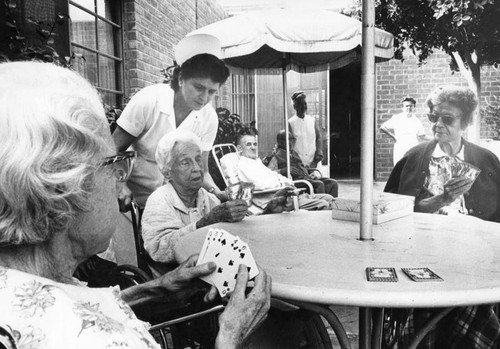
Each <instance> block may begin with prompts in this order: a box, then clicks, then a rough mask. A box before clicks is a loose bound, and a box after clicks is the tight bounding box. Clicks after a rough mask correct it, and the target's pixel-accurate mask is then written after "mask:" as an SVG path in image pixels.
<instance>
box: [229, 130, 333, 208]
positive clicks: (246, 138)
mask: <svg viewBox="0 0 500 349" xmlns="http://www.w3.org/2000/svg"><path fill="white" fill-rule="evenodd" d="M237 148H238V151H239V152H240V157H239V162H238V173H237V174H236V175H237V177H238V179H239V180H240V181H244V182H251V183H253V184H254V185H255V190H266V189H274V188H285V187H292V188H295V187H294V185H293V181H292V180H291V179H289V178H286V177H284V176H282V175H280V174H279V173H277V172H274V171H272V170H271V169H269V168H268V167H266V166H265V165H264V164H263V163H262V161H261V160H260V159H259V157H258V143H257V136H256V133H253V134H252V132H244V134H242V135H240V136H239V137H238V141H237ZM223 159H224V158H223ZM223 159H222V160H223ZM222 160H221V162H222ZM222 165H223V167H224V164H222ZM332 201H333V196H331V195H328V194H300V195H299V208H301V209H305V210H324V209H330V205H331V202H332ZM254 203H255V202H254Z"/></svg>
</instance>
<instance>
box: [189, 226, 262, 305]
mask: <svg viewBox="0 0 500 349" xmlns="http://www.w3.org/2000/svg"><path fill="white" fill-rule="evenodd" d="M208 262H215V264H217V269H216V270H215V272H213V273H212V274H210V275H207V276H204V277H202V278H201V279H202V280H204V281H206V282H208V283H209V284H211V285H213V286H215V287H216V288H217V290H218V291H219V294H220V296H221V297H224V296H226V295H227V294H228V293H229V292H231V291H233V290H234V286H235V284H236V277H237V276H238V268H239V266H240V264H244V265H246V266H247V268H248V279H249V280H250V279H253V278H254V277H255V276H257V275H258V274H259V271H258V269H257V264H255V260H254V259H253V256H252V253H251V252H250V248H249V247H248V245H247V244H246V243H245V242H244V241H243V240H241V239H240V238H239V237H238V236H234V235H232V234H230V233H228V232H227V231H225V230H223V229H217V228H211V229H210V230H209V231H208V233H207V236H206V237H205V242H204V243H203V247H202V248H201V252H200V255H199V257H198V262H197V263H196V265H200V264H203V263H208Z"/></svg>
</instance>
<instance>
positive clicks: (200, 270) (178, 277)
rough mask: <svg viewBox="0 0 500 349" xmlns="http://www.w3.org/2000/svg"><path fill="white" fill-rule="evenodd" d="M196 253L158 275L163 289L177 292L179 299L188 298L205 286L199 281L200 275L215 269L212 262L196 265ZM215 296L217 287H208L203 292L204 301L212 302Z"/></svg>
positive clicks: (207, 273) (173, 292)
mask: <svg viewBox="0 0 500 349" xmlns="http://www.w3.org/2000/svg"><path fill="white" fill-rule="evenodd" d="M197 260H198V255H197V254H195V255H192V256H190V257H189V258H188V259H187V260H185V261H184V262H183V263H182V264H180V265H179V266H178V267H177V268H176V269H174V270H172V271H171V272H168V273H166V274H165V275H163V276H162V277H160V281H161V284H162V286H163V288H164V289H165V291H167V292H169V293H172V294H177V295H178V298H179V299H186V298H189V297H190V296H191V295H193V294H194V293H196V292H198V291H200V290H201V289H205V288H206V285H207V284H206V283H204V282H203V281H201V280H200V279H199V278H200V277H201V276H206V275H209V274H211V273H213V272H214V271H215V268H216V264H215V263H214V262H209V263H204V264H200V265H196V261H197ZM216 297H217V289H216V288H215V287H213V286H212V287H210V289H209V290H208V291H207V293H206V294H205V297H204V300H205V302H212V301H214V300H215V299H216Z"/></svg>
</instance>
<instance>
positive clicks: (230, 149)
mask: <svg viewBox="0 0 500 349" xmlns="http://www.w3.org/2000/svg"><path fill="white" fill-rule="evenodd" d="M236 152H238V149H237V148H236V146H235V145H234V144H232V143H223V144H215V145H214V146H213V147H212V156H213V158H214V161H215V163H216V164H217V168H218V169H219V171H220V173H221V175H222V178H223V179H224V183H225V184H226V186H228V185H229V182H228V176H227V174H226V173H225V172H224V170H223V168H222V165H221V163H220V160H221V159H222V157H223V156H224V155H226V154H229V153H236ZM293 183H301V184H304V185H305V186H306V187H307V190H308V191H309V193H311V194H314V189H313V186H312V185H311V183H309V182H308V181H305V180H295V181H293ZM278 190H279V188H278V189H276V191H278ZM260 192H262V191H259V190H256V191H254V193H255V194H259V193H260ZM266 192H268V191H267V190H266Z"/></svg>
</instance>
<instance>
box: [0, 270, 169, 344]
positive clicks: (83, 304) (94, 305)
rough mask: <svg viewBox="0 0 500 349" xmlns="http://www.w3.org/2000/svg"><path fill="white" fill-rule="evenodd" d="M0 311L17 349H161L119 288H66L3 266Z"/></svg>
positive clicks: (75, 286)
mask: <svg viewBox="0 0 500 349" xmlns="http://www.w3.org/2000/svg"><path fill="white" fill-rule="evenodd" d="M75 283H79V282H78V281H77V280H76V279H75ZM0 309H2V311H1V313H2V314H1V316H0V318H1V320H0V322H1V327H2V328H3V329H5V330H7V332H9V333H10V334H11V335H12V336H13V337H14V339H15V342H16V344H17V348H19V349H37V348H44V349H51V348H54V349H59V348H72V349H76V348H82V349H83V348H85V349H88V348H99V349H100V348H102V349H117V348H121V349H122V348H134V349H135V348H140V349H153V348H155V349H156V348H159V345H158V344H157V343H156V342H155V340H154V339H153V337H152V336H151V335H150V334H149V332H148V329H149V324H147V323H145V322H142V321H140V320H138V319H137V318H136V317H135V315H134V313H133V311H132V309H131V308H130V307H129V306H128V305H127V304H126V303H125V302H124V301H123V300H122V299H121V298H120V291H119V289H118V287H109V288H95V289H94V288H88V287H85V286H83V285H81V284H79V285H68V284H62V283H58V282H55V281H52V280H49V279H45V278H42V277H38V276H35V275H31V274H27V273H23V272H20V271H17V270H14V269H7V268H3V267H0Z"/></svg>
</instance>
